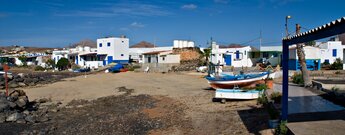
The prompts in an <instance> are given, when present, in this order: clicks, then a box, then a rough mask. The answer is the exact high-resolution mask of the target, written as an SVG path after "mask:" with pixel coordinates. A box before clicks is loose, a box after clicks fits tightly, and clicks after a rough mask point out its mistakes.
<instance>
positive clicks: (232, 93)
mask: <svg viewBox="0 0 345 135" xmlns="http://www.w3.org/2000/svg"><path fill="white" fill-rule="evenodd" d="M262 93H263V91H261V90H240V89H216V94H215V96H214V98H216V99H222V102H225V99H243V100H249V99H257V98H259V96H260V95H261V94H262Z"/></svg>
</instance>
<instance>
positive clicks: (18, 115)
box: [6, 112, 23, 122]
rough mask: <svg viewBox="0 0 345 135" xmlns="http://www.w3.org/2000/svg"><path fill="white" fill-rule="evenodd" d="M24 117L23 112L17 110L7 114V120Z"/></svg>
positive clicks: (11, 120) (12, 120)
mask: <svg viewBox="0 0 345 135" xmlns="http://www.w3.org/2000/svg"><path fill="white" fill-rule="evenodd" d="M22 118H23V115H22V114H20V113H17V112H15V113H12V114H11V115H9V116H7V118H6V121H8V122H14V121H17V120H18V119H22Z"/></svg>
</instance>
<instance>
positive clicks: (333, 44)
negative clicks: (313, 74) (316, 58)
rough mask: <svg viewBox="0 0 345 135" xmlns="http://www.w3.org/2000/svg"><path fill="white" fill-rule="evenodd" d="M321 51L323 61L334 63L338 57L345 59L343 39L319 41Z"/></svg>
mask: <svg viewBox="0 0 345 135" xmlns="http://www.w3.org/2000/svg"><path fill="white" fill-rule="evenodd" d="M318 47H320V51H321V56H322V57H321V63H324V62H326V63H330V64H332V63H334V62H335V60H336V59H337V58H340V59H341V60H343V51H344V45H342V43H341V41H328V42H324V43H319V45H318Z"/></svg>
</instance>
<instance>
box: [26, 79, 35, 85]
mask: <svg viewBox="0 0 345 135" xmlns="http://www.w3.org/2000/svg"><path fill="white" fill-rule="evenodd" d="M32 82H33V81H32V79H31V78H25V79H24V83H25V84H26V85H29V84H30V83H32Z"/></svg>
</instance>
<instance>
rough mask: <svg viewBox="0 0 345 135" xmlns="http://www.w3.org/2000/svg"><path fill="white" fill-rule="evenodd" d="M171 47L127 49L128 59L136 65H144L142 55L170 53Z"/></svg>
mask: <svg viewBox="0 0 345 135" xmlns="http://www.w3.org/2000/svg"><path fill="white" fill-rule="evenodd" d="M172 50H173V47H171V46H168V47H153V48H129V56H130V59H131V60H132V61H134V62H137V63H144V55H143V54H144V53H149V52H158V51H172Z"/></svg>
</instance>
